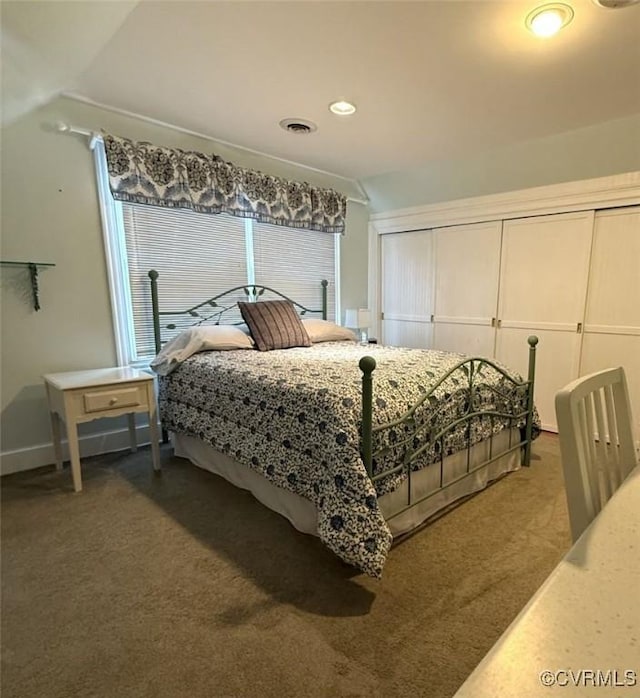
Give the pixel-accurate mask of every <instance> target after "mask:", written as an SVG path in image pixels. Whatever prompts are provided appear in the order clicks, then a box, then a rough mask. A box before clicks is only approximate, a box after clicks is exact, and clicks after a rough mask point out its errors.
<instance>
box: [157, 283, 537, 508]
mask: <svg viewBox="0 0 640 698" xmlns="http://www.w3.org/2000/svg"><path fill="white" fill-rule="evenodd" d="M148 276H149V279H150V283H151V305H152V311H153V334H154V341H155V349H156V353H158V352H159V351H160V349H161V347H162V343H163V342H162V329H163V328H162V327H161V324H162V318H163V317H168V316H173V317H176V316H188V318H189V319H190V320H191V322H190V324H192V325H198V324H203V323H205V322H206V323H208V324H221V321H222V320H224V316H225V314H230V313H231V312H232V311H233V309H234V307H235V306H236V304H237V301H234V302H232V303H229V304H226V303H224V302H223V301H222V299H223V298H224V297H225V296H230V295H233V294H234V293H239V292H241V293H242V294H244V296H245V297H246V298H248V299H249V300H250V301H253V302H259V299H260V298H261V297H262V296H263V295H264V293H265V292H267V291H268V292H270V293H272V294H274V295H275V296H278V297H279V298H282V299H285V300H289V301H291V302H292V303H293V305H294V307H296V308H297V309H298V312H299V314H300V315H307V314H317V315H321V317H322V319H324V320H326V319H327V286H328V282H327V281H326V280H323V281H322V282H321V288H322V304H321V308H320V309H311V308H307V307H305V306H303V305H302V304H300V303H298V302H296V301H294V300H292V299H291V298H288V297H287V296H285V295H284V294H282V293H280V292H279V291H276V290H274V289H272V288H269V287H268V286H262V285H259V284H247V285H246V286H236V287H235V288H232V289H229V290H228V291H224V292H222V293H219V294H218V295H216V296H212V297H211V298H209V299H207V300H205V301H203V302H202V303H198V304H197V305H194V306H192V307H190V308H186V309H184V310H178V311H161V310H160V307H159V301H158V277H159V274H158V272H157V271H156V270H155V269H152V270H150V271H149V272H148ZM224 324H227V323H224ZM229 324H240V322H237V323H229ZM164 329H168V330H176V329H177V327H176V324H175V323H168V324H166V325H165V327H164ZM527 342H528V344H529V365H528V372H527V379H526V380H524V381H517V380H515V379H514V378H513V377H512V376H510V375H509V374H508V373H507V372H506V371H505V370H504V369H503V368H502V367H500V366H498V365H497V364H496V363H495V362H493V361H491V360H490V359H487V358H484V357H468V358H465V359H464V360H462V361H460V362H459V363H458V364H456V365H455V366H454V367H453V368H451V369H450V370H449V371H448V372H447V373H446V374H445V375H444V376H443V377H442V378H441V379H440V380H439V381H438V383H437V384H436V385H434V386H433V387H432V388H431V390H429V391H428V392H427V393H426V394H424V395H423V396H422V397H421V398H420V400H419V401H418V402H417V403H416V404H415V405H413V406H412V407H411V408H410V409H408V410H407V411H406V412H405V413H404V414H403V415H401V416H400V417H398V419H396V420H394V421H392V422H388V423H385V424H375V425H374V420H373V372H374V370H375V368H376V361H375V359H374V358H373V357H372V356H363V357H362V358H361V359H360V362H359V368H360V371H361V372H362V428H361V434H360V452H361V455H362V460H363V462H364V466H365V468H366V470H367V473H368V475H369V477H370V478H371V480H372V482H373V483H374V484H375V483H376V482H377V481H378V480H382V479H383V478H385V477H388V476H390V475H393V474H398V473H401V472H402V471H403V470H404V471H406V476H407V503H406V506H404V507H403V508H401V509H399V510H397V511H395V512H394V513H393V514H392V515H391V516H389V517H387V518H388V519H391V518H394V517H395V516H398V515H400V514H402V513H403V512H405V511H406V510H407V509H409V508H411V507H414V506H416V505H418V504H420V503H421V502H423V501H425V500H427V499H429V498H431V497H433V496H434V495H435V494H437V493H438V492H440V491H442V490H444V489H447V488H448V487H451V486H452V485H455V484H456V483H458V482H460V481H461V480H463V479H466V478H467V477H469V476H470V475H473V474H474V473H475V472H477V471H479V470H482V469H483V468H487V467H488V466H489V465H490V464H491V463H493V462H495V461H496V460H498V459H499V458H501V457H503V456H506V455H508V454H509V453H512V452H514V451H518V450H520V451H521V465H523V466H529V465H530V462H531V442H532V440H533V417H534V404H533V391H534V381H535V367H536V345H537V344H538V338H537V337H536V336H534V335H532V336H530V337H529V338H528V339H527ZM487 367H488V368H489V369H491V370H495V371H496V372H498V373H499V374H500V375H502V376H503V377H504V378H505V379H506V380H507V381H508V382H510V383H511V384H512V385H513V386H515V390H516V393H517V394H518V395H519V396H520V402H521V404H522V405H523V407H522V408H521V409H519V410H517V411H515V412H513V413H507V412H499V411H496V410H489V411H487V410H476V409H474V396H475V393H476V391H477V390H479V389H480V388H481V387H482V389H484V390H487V389H490V390H493V391H494V392H495V393H496V394H497V395H498V396H502V397H506V396H504V394H502V393H500V392H499V391H498V390H497V389H495V388H487V386H486V384H484V383H483V384H479V376H480V374H481V373H482V371H483V369H484V368H487ZM454 375H455V376H459V377H460V379H461V380H460V384H463V383H466V385H467V387H468V390H469V396H468V400H467V405H468V407H467V409H466V410H465V413H464V414H462V416H460V417H458V418H457V419H455V420H454V421H453V422H451V423H449V424H447V425H446V426H444V427H443V428H441V429H439V430H438V431H436V432H431V431H429V427H428V425H423V426H417V425H416V424H415V421H414V414H415V412H416V411H417V410H418V409H419V408H420V407H421V406H422V405H423V404H424V403H425V402H426V401H428V400H429V398H430V397H431V396H433V395H434V394H435V393H436V391H437V390H438V389H439V388H440V386H441V385H442V384H443V383H444V381H445V380H447V379H448V378H450V377H451V376H454ZM487 417H488V418H489V419H490V420H491V436H490V437H489V438H488V439H487V440H485V442H486V441H488V442H489V444H488V447H489V456H488V458H486V459H485V460H483V461H482V462H481V463H479V464H476V465H474V466H473V467H471V449H472V447H473V444H472V443H471V441H472V439H471V438H470V436H471V431H472V426H473V422H474V420H478V419H486V418H487ZM497 419H499V420H505V421H506V422H507V427H505V428H507V429H508V433H509V443H508V447H507V448H506V449H505V448H502V449H500V450H499V452H497V453H493V439H494V438H495V436H496V435H494V434H493V424H494V420H497ZM523 422H524V426H520V427H519V431H520V439H514V438H513V431H514V427H516V426H517V425H518V424H522V423H523ZM461 424H462V425H464V426H465V428H466V430H467V435H468V436H467V446H466V451H467V467H466V471H465V472H464V473H463V474H462V475H460V476H458V477H456V478H454V479H449V480H448V481H447V482H445V474H444V459H445V448H444V445H445V442H446V439H447V436H448V435H449V434H450V433H451V432H452V431H453V430H454V429H456V428H457V427H459V426H460V425H461ZM404 425H407V426H409V428H410V429H409V432H408V434H407V435H406V436H404V437H403V438H402V439H401V440H400V441H398V442H396V444H395V445H396V446H398V445H399V446H405V447H406V450H405V456H404V458H403V460H402V462H401V463H399V464H398V465H396V466H394V467H393V468H389V469H387V470H385V471H384V472H380V473H375V474H374V460H375V458H376V456H380V455H382V454H383V453H384V451H385V449H378V450H374V441H375V439H376V436H377V435H379V434H382V433H383V432H384V431H386V430H390V429H394V428H397V427H399V426H404ZM163 435H164V436H165V438H166V432H165V431H163ZM420 437H421V438H420ZM426 437H428V438H426ZM416 439H418V443H420V444H422V445H420V446H418V447H415V448H414V447H412V445H413V444H414V443H415V440H416ZM514 441H516V443H513V442H514ZM438 442H439V446H440V449H439V452H440V457H439V467H440V487H439V489H437V490H435V491H433V492H430V493H429V494H427V495H426V496H424V497H421V498H419V499H414V498H413V496H412V494H413V493H412V482H411V478H412V473H414V472H415V470H414V468H413V464H414V463H415V461H416V460H417V459H418V458H419V457H420V456H421V455H422V454H423V453H424V452H425V451H426V450H427V448H429V446H430V445H432V444H434V443H438ZM434 465H435V463H432V464H431V465H429V466H427V467H433V466H434Z"/></svg>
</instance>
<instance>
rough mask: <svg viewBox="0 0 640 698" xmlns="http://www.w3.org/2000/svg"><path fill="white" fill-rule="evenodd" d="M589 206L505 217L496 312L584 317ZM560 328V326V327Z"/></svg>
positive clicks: (550, 318)
mask: <svg viewBox="0 0 640 698" xmlns="http://www.w3.org/2000/svg"><path fill="white" fill-rule="evenodd" d="M592 231H593V211H587V212H578V213H567V214H557V215H553V216H538V217H533V218H521V219H517V220H510V221H505V222H504V224H503V234H502V265H501V278H500V300H499V310H498V316H499V318H500V320H501V321H502V324H503V326H504V325H505V323H509V322H510V321H524V322H527V323H536V322H544V323H551V324H555V323H557V324H558V325H570V326H573V328H574V329H575V328H576V327H577V324H578V323H579V322H582V321H583V318H584V306H585V297H586V289H587V278H588V274H589V256H590V251H591V236H592ZM558 329H560V327H558Z"/></svg>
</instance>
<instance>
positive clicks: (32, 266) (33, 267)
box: [0, 260, 56, 310]
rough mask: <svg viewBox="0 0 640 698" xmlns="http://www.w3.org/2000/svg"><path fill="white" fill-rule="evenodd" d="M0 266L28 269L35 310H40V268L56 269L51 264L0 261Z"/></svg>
mask: <svg viewBox="0 0 640 698" xmlns="http://www.w3.org/2000/svg"><path fill="white" fill-rule="evenodd" d="M0 264H1V265H2V266H6V267H26V268H27V269H28V271H29V280H30V281H31V293H32V295H33V309H34V310H40V298H39V296H38V267H55V266H56V265H55V264H52V263H51V262H9V261H6V260H0Z"/></svg>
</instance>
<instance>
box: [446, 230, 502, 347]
mask: <svg viewBox="0 0 640 698" xmlns="http://www.w3.org/2000/svg"><path fill="white" fill-rule="evenodd" d="M434 236H435V268H436V289H435V313H434V325H433V333H434V336H433V348H434V349H442V350H443V351H455V352H461V353H463V354H472V355H474V356H490V357H491V356H493V355H494V350H495V334H496V330H495V322H496V317H497V313H498V281H499V277H500V241H501V237H502V221H491V222H488V223H474V224H471V225H456V226H451V227H448V228H438V229H436V230H434Z"/></svg>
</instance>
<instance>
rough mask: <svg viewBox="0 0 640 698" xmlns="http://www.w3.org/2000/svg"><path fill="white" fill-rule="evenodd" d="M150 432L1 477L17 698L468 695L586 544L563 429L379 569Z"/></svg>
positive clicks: (13, 694) (6, 692)
mask: <svg viewBox="0 0 640 698" xmlns="http://www.w3.org/2000/svg"><path fill="white" fill-rule="evenodd" d="M149 460H150V459H149V451H148V450H147V449H142V450H140V451H139V452H138V453H137V454H128V453H122V454H112V455H108V456H101V457H96V458H90V459H86V460H85V461H84V462H83V476H84V492H83V493H82V494H73V493H72V492H71V487H70V483H71V476H70V473H69V471H68V468H65V470H64V471H63V472H62V473H56V472H55V471H53V469H52V468H43V469H40V470H37V471H31V472H26V473H19V474H15V475H10V476H6V477H4V478H3V479H2V591H3V593H2V695H3V697H4V698H32V697H33V698H36V697H37V698H58V697H60V698H62V697H64V698H72V697H75V696H78V697H80V696H81V697H82V698H90V697H100V698H102V697H104V698H112V697H113V698H116V697H117V698H130V697H131V698H133V697H137V696H145V697H146V696H149V697H151V696H153V697H154V698H156V697H157V698H164V697H171V698H173V697H178V698H182V697H183V696H184V697H185V698H186V697H188V698H200V697H202V698H205V697H206V698H211V697H213V696H216V697H217V696H229V697H231V696H234V697H235V696H251V697H253V696H256V697H260V698H262V697H266V696H278V697H287V696H291V697H293V696H295V697H296V698H303V697H305V696H384V697H385V698H386V697H389V696H398V697H400V696H402V697H403V698H404V697H407V696H420V697H421V698H426V697H429V698H430V697H433V698H438V697H445V696H452V695H453V694H454V693H455V691H456V689H457V688H458V687H459V686H460V684H461V683H462V682H463V681H464V679H465V678H466V676H467V675H468V674H469V673H470V672H471V671H472V669H473V668H474V667H475V665H476V664H477V663H478V662H479V661H480V659H481V658H482V657H483V655H484V654H485V653H486V652H487V651H488V650H489V649H490V647H491V646H492V644H493V643H494V641H495V640H496V639H497V638H498V637H499V635H500V634H501V632H502V631H503V630H504V629H505V628H506V627H507V625H508V624H509V623H510V621H511V620H512V619H513V618H514V617H515V615H516V614H517V613H518V611H519V610H520V609H521V608H522V606H523V605H524V604H525V603H526V601H527V600H528V599H529V597H530V596H531V595H532V593H533V592H534V591H535V590H536V588H537V587H538V586H539V585H540V584H541V582H542V581H543V580H544V579H545V577H546V576H547V575H548V573H549V572H550V571H551V570H552V568H553V567H554V566H555V565H556V564H557V562H558V560H559V559H560V558H561V557H562V555H563V553H564V552H565V551H566V550H567V549H568V548H569V546H570V538H569V532H568V520H567V512H566V505H565V501H564V491H563V485H562V475H561V469H560V461H559V455H558V446H557V438H556V437H555V436H553V435H549V434H543V435H542V436H541V437H540V438H539V439H538V440H537V441H536V442H535V445H534V460H533V462H532V467H531V468H530V469H523V470H520V471H518V472H516V473H513V474H511V475H508V476H507V477H505V478H503V479H502V480H500V481H498V482H497V483H495V484H494V485H492V486H491V487H489V488H488V489H487V490H485V491H484V492H482V493H480V494H479V495H477V496H475V497H473V498H471V499H470V500H468V501H466V502H465V503H464V504H462V505H461V506H459V507H457V508H456V509H454V510H453V511H451V512H449V513H448V514H446V515H445V516H442V517H441V518H439V519H437V520H436V521H435V522H433V523H432V524H430V525H429V526H427V527H425V528H424V529H423V530H422V531H420V532H419V533H417V534H415V535H414V536H412V537H410V538H408V539H407V540H405V541H404V542H402V543H400V544H399V545H397V546H396V547H394V548H393V550H392V551H391V554H390V557H389V559H388V562H387V566H386V568H385V572H384V577H383V579H382V580H381V581H376V580H373V579H370V578H368V577H366V576H364V575H362V574H359V573H357V572H356V571H355V570H353V569H351V568H349V567H347V566H346V565H344V564H342V563H341V562H340V561H339V560H338V559H337V558H336V557H334V556H333V555H332V553H330V552H329V551H328V550H326V549H325V548H324V547H323V546H322V545H321V544H320V542H319V541H317V540H316V539H314V538H312V537H310V536H305V535H303V534H300V533H298V532H296V531H295V530H294V529H293V528H292V527H291V526H290V525H289V524H288V522H287V521H285V520H284V519H283V518H281V517H279V516H278V515H277V514H274V513H272V512H271V511H269V510H267V509H266V508H264V507H263V506H262V505H260V504H259V503H258V502H256V501H255V500H254V499H253V498H252V497H251V495H249V494H248V493H246V492H243V491H241V490H238V489H236V488H234V487H232V486H231V485H229V484H227V483H226V482H224V481H223V480H221V479H219V478H217V477H216V476H213V475H211V474H209V473H206V472H204V471H201V470H199V469H197V468H195V467H194V466H192V465H190V464H188V463H187V462H186V461H183V460H180V459H176V458H173V457H172V455H171V451H170V449H168V447H165V448H164V449H163V468H164V472H163V474H162V475H161V476H160V477H157V476H154V475H153V474H152V473H151V466H150V462H149Z"/></svg>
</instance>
